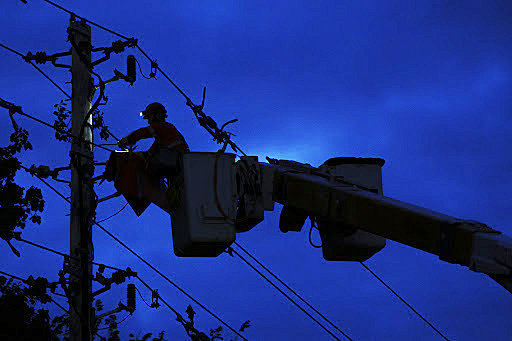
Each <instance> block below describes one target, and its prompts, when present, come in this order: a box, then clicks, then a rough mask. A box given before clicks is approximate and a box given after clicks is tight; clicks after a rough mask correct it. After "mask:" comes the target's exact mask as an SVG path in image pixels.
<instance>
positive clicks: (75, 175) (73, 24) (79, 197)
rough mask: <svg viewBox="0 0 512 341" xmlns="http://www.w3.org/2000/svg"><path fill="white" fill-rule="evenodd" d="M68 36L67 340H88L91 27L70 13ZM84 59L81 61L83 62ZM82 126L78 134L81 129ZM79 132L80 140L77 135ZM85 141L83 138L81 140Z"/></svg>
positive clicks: (92, 200)
mask: <svg viewBox="0 0 512 341" xmlns="http://www.w3.org/2000/svg"><path fill="white" fill-rule="evenodd" d="M68 34H69V37H70V40H72V46H73V47H72V64H71V65H72V67H71V75H72V76H71V84H72V96H71V97H72V107H71V109H72V127H71V131H72V134H73V136H74V138H73V141H72V142H71V152H70V157H71V164H72V168H71V222H70V255H71V256H72V257H76V258H75V259H80V261H77V260H74V259H73V258H72V259H71V264H72V266H71V272H72V273H71V274H70V284H69V287H70V289H71V290H70V291H71V293H72V294H71V297H70V298H69V300H70V307H69V313H70V325H69V328H70V340H71V341H91V340H92V337H91V329H92V328H91V327H92V321H93V319H94V316H92V315H93V314H94V312H93V310H92V263H91V262H92V260H93V259H94V253H93V252H94V250H93V247H92V218H93V216H94V211H95V193H94V188H93V183H92V182H91V179H92V178H93V176H94V163H93V150H92V144H91V143H87V142H92V140H93V134H92V115H91V116H89V117H88V118H87V121H88V122H87V123H88V124H87V123H86V126H85V127H84V128H82V125H83V123H84V120H85V119H86V117H87V114H88V112H89V110H90V108H91V100H92V93H93V92H92V91H93V86H94V84H93V82H92V78H91V73H90V70H89V65H90V62H91V46H92V45H91V27H90V26H89V25H87V23H86V22H85V21H77V20H76V18H75V17H74V15H72V16H71V19H70V26H69V28H68ZM84 62H85V63H84ZM82 130H83V132H82V134H81V131H82ZM80 135H82V136H81V141H79V140H78V139H77V137H79V136H80ZM84 141H85V142H84Z"/></svg>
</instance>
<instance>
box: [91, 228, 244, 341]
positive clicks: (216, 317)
mask: <svg viewBox="0 0 512 341" xmlns="http://www.w3.org/2000/svg"><path fill="white" fill-rule="evenodd" d="M93 224H95V225H97V226H98V227H99V228H100V229H102V230H103V231H104V232H105V233H106V234H108V235H109V236H110V237H111V238H112V239H114V240H115V241H116V242H118V243H119V244H121V245H122V246H123V247H124V248H125V249H127V250H128V251H130V252H131V253H132V254H133V255H134V256H136V257H137V258H138V259H139V260H141V261H142V262H143V263H144V264H146V265H147V266H149V267H150V268H151V269H152V270H153V271H154V272H156V273H157V274H158V275H160V277H162V278H164V279H165V280H166V281H167V282H169V283H170V284H171V285H173V286H174V287H175V288H176V289H178V290H179V291H180V292H181V293H182V294H184V295H185V296H187V297H188V298H189V299H191V300H192V301H193V302H194V303H196V304H197V305H198V306H200V307H201V308H203V309H204V310H205V311H206V312H207V313H209V314H210V315H212V316H213V317H214V318H215V319H216V320H217V321H219V322H221V323H222V324H223V325H225V326H226V327H228V328H229V329H230V330H231V331H232V332H234V333H235V334H236V335H238V336H240V337H241V338H242V339H243V340H247V339H246V338H245V337H243V336H242V335H241V334H240V333H238V332H237V331H236V330H235V329H234V328H233V327H231V326H230V325H229V324H227V323H226V322H224V321H223V320H222V319H221V318H220V317H218V316H217V315H216V314H214V313H213V312H212V311H210V310H209V309H208V308H206V307H205V306H204V305H202V304H201V303H200V302H199V301H197V300H196V299H195V298H193V297H192V296H190V295H189V294H188V293H187V292H186V291H185V290H183V289H182V288H181V287H179V286H178V285H177V284H176V283H174V282H173V281H171V280H170V279H169V278H168V277H167V276H165V275H164V274H163V273H162V272H160V271H159V270H158V269H157V268H155V267H154V266H153V265H151V264H150V263H149V262H148V261H146V260H145V259H144V258H142V257H141V256H139V254H137V252H135V251H133V250H132V249H131V248H130V247H129V246H127V245H126V244H125V243H123V242H122V241H121V240H119V239H118V238H117V237H116V236H114V235H113V234H112V233H110V232H109V231H108V230H107V229H105V228H104V227H103V226H101V225H100V224H98V223H97V222H93ZM173 311H174V309H173Z"/></svg>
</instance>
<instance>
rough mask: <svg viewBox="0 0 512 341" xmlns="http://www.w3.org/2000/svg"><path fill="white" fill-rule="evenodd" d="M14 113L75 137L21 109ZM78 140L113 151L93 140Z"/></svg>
mask: <svg viewBox="0 0 512 341" xmlns="http://www.w3.org/2000/svg"><path fill="white" fill-rule="evenodd" d="M16 113H18V114H20V115H22V116H25V117H28V118H30V119H31V120H34V121H36V122H38V123H41V124H42V125H45V126H47V127H49V128H52V129H53V130H55V131H58V132H59V133H61V134H64V135H66V136H69V137H71V138H76V137H74V136H73V135H71V134H69V133H68V132H67V131H65V130H62V129H59V128H57V127H54V126H53V125H51V124H50V123H48V122H45V121H43V120H41V119H39V118H37V117H34V116H32V115H29V114H27V113H25V112H23V111H21V110H17V111H16ZM79 141H80V142H82V143H90V144H91V145H93V146H95V147H98V148H101V149H104V150H106V151H109V152H113V151H114V150H113V149H110V148H106V147H104V146H102V145H101V144H96V143H93V142H90V141H85V140H79Z"/></svg>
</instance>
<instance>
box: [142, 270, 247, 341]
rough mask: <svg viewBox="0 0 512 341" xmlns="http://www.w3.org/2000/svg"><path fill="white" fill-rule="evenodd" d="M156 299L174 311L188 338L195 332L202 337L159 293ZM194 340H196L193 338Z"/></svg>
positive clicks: (145, 284)
mask: <svg viewBox="0 0 512 341" xmlns="http://www.w3.org/2000/svg"><path fill="white" fill-rule="evenodd" d="M137 279H138V280H139V281H140V282H141V283H142V284H143V285H144V286H145V287H146V288H148V289H149V290H150V291H151V292H152V293H153V295H154V294H155V292H156V291H155V290H153V289H152V288H151V287H150V286H149V285H148V284H147V283H146V282H144V281H143V280H142V278H140V277H138V276H137ZM141 297H142V296H141ZM156 297H157V299H160V301H162V303H163V304H164V305H166V306H167V307H168V308H169V309H171V311H172V312H173V313H174V314H176V320H177V321H178V322H179V323H181V324H182V325H183V328H185V331H186V332H187V335H188V336H191V337H192V335H191V334H190V332H194V334H195V335H196V336H198V335H200V334H201V333H200V332H199V331H198V330H197V329H196V328H194V327H192V325H191V324H190V323H188V322H186V321H185V320H184V319H183V317H182V316H181V314H180V313H178V312H177V311H176V309H174V308H173V307H171V306H170V305H169V303H167V302H166V301H165V300H164V299H163V298H162V297H161V296H160V295H159V294H158V293H156ZM146 304H147V303H146ZM150 307H152V305H151V306H150ZM156 307H157V308H158V306H156ZM228 327H229V326H228ZM235 333H236V334H237V335H238V336H240V337H241V338H242V339H243V340H246V341H247V339H246V338H244V337H243V336H241V335H240V334H239V333H238V332H235ZM192 339H194V338H192Z"/></svg>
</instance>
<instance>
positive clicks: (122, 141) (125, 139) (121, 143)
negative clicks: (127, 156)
mask: <svg viewBox="0 0 512 341" xmlns="http://www.w3.org/2000/svg"><path fill="white" fill-rule="evenodd" d="M129 144H130V143H129V142H128V137H123V138H122V139H120V140H119V141H118V142H117V145H118V146H119V148H121V149H125V148H126V147H127V146H128V145H129Z"/></svg>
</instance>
